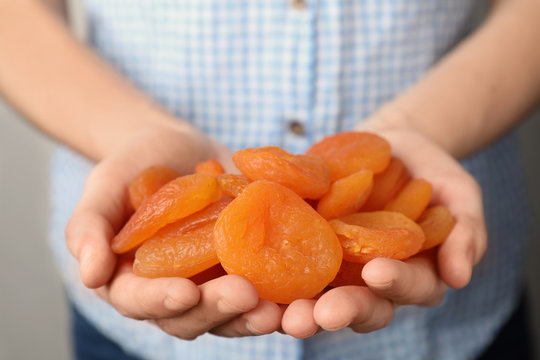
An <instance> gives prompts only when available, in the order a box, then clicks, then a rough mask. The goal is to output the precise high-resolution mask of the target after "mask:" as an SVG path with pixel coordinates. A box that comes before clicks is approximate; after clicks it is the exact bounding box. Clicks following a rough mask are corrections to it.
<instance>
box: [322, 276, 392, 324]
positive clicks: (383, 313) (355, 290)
mask: <svg viewBox="0 0 540 360" xmlns="http://www.w3.org/2000/svg"><path fill="white" fill-rule="evenodd" d="M393 316H394V304H393V303H392V302H391V301H390V300H388V299H385V298H382V297H380V296H378V295H376V294H375V293H373V292H372V291H371V290H369V289H368V288H367V287H364V286H341V287H337V288H334V289H332V290H330V291H328V292H326V293H325V294H324V295H322V296H321V297H320V299H319V300H318V301H317V303H316V304H315V308H314V309H313V317H314V319H315V322H316V323H317V324H318V325H319V326H320V327H321V328H323V329H325V330H332V331H334V330H339V329H343V328H345V327H347V326H348V327H350V328H351V329H353V330H354V331H356V332H360V333H366V332H370V331H374V330H377V329H381V328H383V327H385V326H387V325H388V324H390V322H391V321H392V318H393Z"/></svg>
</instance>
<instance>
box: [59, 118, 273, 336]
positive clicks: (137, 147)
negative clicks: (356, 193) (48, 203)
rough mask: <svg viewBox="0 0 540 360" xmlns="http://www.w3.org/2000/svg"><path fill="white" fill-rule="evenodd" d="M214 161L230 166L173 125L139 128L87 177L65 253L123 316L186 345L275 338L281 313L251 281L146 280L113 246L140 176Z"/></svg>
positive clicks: (207, 142)
mask: <svg viewBox="0 0 540 360" xmlns="http://www.w3.org/2000/svg"><path fill="white" fill-rule="evenodd" d="M209 158H216V159H217V160H219V161H220V162H221V163H222V164H223V165H224V166H225V168H227V169H229V170H230V169H231V168H232V161H231V152H230V151H229V150H228V149H227V148H226V147H224V146H222V145H220V144H218V143H216V142H215V141H213V140H211V139H209V138H208V137H206V136H204V135H202V134H201V133H199V132H197V131H195V130H193V129H187V130H186V128H185V127H181V126H178V127H176V126H175V125H172V124H171V126H161V125H160V126H155V127H149V128H145V129H141V130H140V131H136V132H133V133H132V134H130V135H129V137H127V138H126V139H122V140H121V141H120V142H119V143H118V146H117V147H116V149H115V150H114V152H113V153H111V154H109V155H108V156H106V157H105V158H104V159H103V160H101V161H100V162H99V163H98V164H97V165H96V166H95V168H94V169H93V171H92V172H91V174H90V175H89V177H88V179H87V182H86V185H85V188H84V191H83V195H82V197H81V199H80V201H79V203H78V204H77V206H76V209H75V211H74V212H73V214H72V217H71V219H70V220H69V223H68V225H67V227H66V241H67V246H68V249H69V250H70V252H71V253H72V254H73V256H74V257H75V258H76V259H77V260H78V261H79V263H80V272H81V278H82V281H83V282H84V284H85V285H86V286H87V287H89V288H93V289H96V292H97V294H98V295H99V296H100V297H101V298H102V299H104V300H105V301H107V302H108V303H109V304H111V305H112V306H113V307H115V308H116V309H117V310H118V311H119V312H120V313H121V314H123V315H124V316H126V317H130V318H134V319H141V320H142V319H144V320H149V321H151V322H152V323H154V324H156V325H157V326H159V327H160V328H162V329H163V330H164V331H165V332H167V333H169V334H171V335H174V336H177V337H179V338H182V339H193V338H195V337H197V336H198V335H201V334H203V333H206V332H212V333H215V334H217V335H222V336H246V335H257V334H265V333H270V332H273V331H275V330H276V329H277V328H278V327H279V326H280V321H281V315H282V312H281V309H280V308H279V307H278V306H277V305H276V304H273V303H271V302H267V301H262V300H259V298H258V295H257V292H256V290H255V288H254V287H253V285H252V284H251V283H249V281H247V280H245V279H243V278H241V277H238V276H223V277H220V278H217V279H214V280H212V281H209V282H207V283H205V284H202V285H200V286H197V285H195V284H194V283H193V282H192V281H190V280H188V279H184V278H158V279H147V278H142V277H139V276H136V275H135V274H134V273H133V272H132V262H133V255H132V254H131V255H130V254H125V255H121V256H118V255H116V254H115V253H113V252H112V250H111V248H110V242H111V240H112V238H113V237H114V235H115V234H116V233H117V232H118V231H119V230H120V228H121V227H122V226H123V224H124V223H125V221H126V220H127V219H128V217H129V216H130V215H131V213H132V209H131V206H130V205H129V200H128V196H127V194H128V191H127V188H128V186H129V184H130V183H131V181H132V180H133V179H134V178H135V176H136V175H137V174H138V173H139V172H140V171H142V170H143V169H145V168H146V167H148V166H150V165H166V166H169V167H171V168H174V169H176V170H177V171H178V172H179V173H181V174H186V173H190V172H192V171H193V169H194V167H195V165H196V163H197V162H199V161H202V160H207V159H209Z"/></svg>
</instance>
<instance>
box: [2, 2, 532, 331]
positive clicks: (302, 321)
mask: <svg viewBox="0 0 540 360" xmlns="http://www.w3.org/2000/svg"><path fill="white" fill-rule="evenodd" d="M539 15H540V3H538V2H537V1H533V0H513V1H508V0H506V1H497V2H495V3H494V6H493V9H492V11H491V15H490V17H489V19H488V20H487V21H486V22H485V24H484V25H483V26H481V28H480V30H479V31H477V32H476V33H475V34H473V35H472V36H470V37H469V38H468V39H466V40H465V41H464V42H463V43H462V44H461V45H460V46H458V47H457V48H456V49H455V50H453V51H452V52H451V53H449V54H448V55H447V56H445V58H444V59H442V61H440V62H439V64H437V65H436V66H435V67H434V68H433V69H432V70H431V71H430V72H429V73H428V74H426V76H425V77H424V78H422V79H421V80H420V81H419V82H418V83H417V84H415V85H414V86H412V87H411V88H410V89H409V90H407V91H406V92H405V93H404V94H402V95H400V96H398V97H397V98H396V99H394V100H392V101H391V102H389V103H388V104H385V105H384V106H383V107H382V108H381V109H380V111H378V112H377V113H375V114H373V115H372V116H371V117H370V118H369V119H367V121H365V122H362V123H360V124H359V125H358V128H357V129H358V130H369V131H374V132H377V133H379V134H381V135H382V136H384V137H385V138H387V139H388V140H389V141H390V142H391V144H392V149H393V152H394V155H395V156H398V157H400V158H401V159H402V160H403V161H404V163H405V164H406V166H407V167H408V168H409V169H410V171H411V174H412V175H413V176H415V177H423V178H426V179H429V180H430V181H431V182H432V183H433V185H434V189H435V194H434V202H436V203H439V204H442V205H445V206H447V207H448V208H449V210H450V211H451V212H452V214H454V216H455V217H456V221H457V222H456V226H455V228H454V230H453V231H452V233H451V234H450V237H449V238H448V239H447V241H446V242H445V243H444V244H443V245H442V246H441V247H440V249H438V250H437V251H435V250H433V251H431V252H428V253H426V254H421V255H419V256H416V257H414V258H411V259H409V260H407V261H404V262H400V261H394V260H388V259H375V260H373V261H371V262H370V263H368V264H367V265H366V266H365V267H364V270H363V273H362V277H363V278H364V280H365V282H366V284H367V287H359V286H345V287H340V288H336V289H333V290H330V291H328V292H326V293H325V294H323V295H322V296H320V298H318V299H317V300H297V301H295V302H293V303H292V304H290V305H289V306H279V305H277V304H274V303H271V302H268V301H262V300H259V299H258V296H257V293H256V291H255V289H254V288H253V286H252V285H251V284H250V283H249V282H248V281H247V280H245V279H243V278H241V277H238V276H224V277H221V278H218V279H215V280H212V281H209V282H207V283H205V284H203V285H200V286H196V285H195V284H194V283H192V282H191V281H189V280H187V279H181V278H166V279H144V278H139V277H137V276H135V275H134V274H133V273H132V271H131V263H132V258H130V257H129V256H127V255H123V256H120V257H119V256H116V255H115V254H113V253H112V251H111V250H110V248H109V242H110V240H111V239H112V237H113V235H114V234H115V233H116V232H117V231H118V230H119V228H120V227H121V226H122V224H123V223H124V222H125V221H126V219H127V217H128V216H129V211H128V205H127V196H126V194H127V187H128V185H129V183H130V182H131V180H132V179H133V178H134V177H135V175H136V174H137V173H138V172H140V171H141V170H142V169H144V168H145V167H147V166H149V165H154V164H162V165H168V166H171V167H173V168H175V169H176V170H177V171H179V172H181V173H189V172H191V171H192V170H193V168H194V166H195V164H196V162H198V161H200V160H205V159H208V158H217V159H218V160H220V161H221V162H222V163H223V164H224V165H225V167H226V169H227V170H232V169H233V167H232V162H231V159H230V158H231V152H230V151H229V150H228V149H226V148H225V147H224V146H223V145H221V144H219V143H218V142H216V141H214V140H212V139H209V138H208V137H207V136H206V135H204V134H202V133H200V132H198V131H197V130H195V129H193V128H192V127H191V126H189V125H188V124H187V123H186V122H183V121H181V120H180V121H178V119H175V118H174V117H173V116H172V115H171V114H169V113H168V112H167V111H165V110H164V109H163V108H161V107H160V106H159V105H158V104H156V103H154V102H153V101H152V100H150V99H149V98H148V97H147V96H146V95H145V94H143V93H142V92H140V91H139V90H138V89H136V88H134V87H133V86H132V85H130V83H129V82H127V81H126V80H125V79H123V78H122V77H121V76H120V75H119V74H118V73H116V71H115V70H114V69H112V68H111V67H110V66H109V65H107V64H106V63H105V62H103V61H102V60H101V59H100V58H98V57H97V56H96V55H95V54H94V53H93V52H92V51H91V50H89V49H88V48H86V47H85V46H83V45H81V44H79V43H77V42H76V41H75V40H74V39H73V37H72V36H70V34H69V32H68V30H67V29H66V28H65V27H64V25H63V24H62V23H61V22H60V21H58V20H57V17H56V16H54V15H53V16H51V15H50V12H49V11H48V10H47V9H46V7H44V6H43V5H42V4H40V3H39V2H37V1H32V0H18V1H10V0H0V54H2V56H0V93H1V94H2V95H3V97H4V98H5V99H7V100H8V101H9V102H10V103H11V104H12V105H13V106H14V107H15V108H16V109H18V110H19V111H20V112H21V113H22V114H23V115H25V116H26V118H28V120H29V121H31V122H32V123H33V124H34V125H35V126H36V127H38V128H40V129H41V130H42V131H43V132H44V133H46V134H48V135H49V136H51V137H52V138H54V139H56V140H58V141H60V142H63V143H65V144H67V145H68V146H71V147H72V148H73V149H75V150H77V151H79V152H80V153H82V154H84V155H86V156H87V157H89V158H91V159H93V160H95V161H96V163H97V165H96V166H95V168H94V169H93V171H92V173H91V174H90V176H89V178H88V181H87V184H86V186H85V189H84V193H83V196H82V198H81V199H80V201H79V203H78V205H77V207H76V209H75V211H74V213H73V215H72V217H71V219H70V221H69V224H68V226H67V228H66V243H67V246H68V248H69V250H70V252H71V253H72V254H73V256H74V257H75V258H76V259H77V260H78V261H79V264H80V272H81V278H82V281H83V282H84V284H85V285H86V286H87V287H89V288H92V289H95V291H96V293H97V294H98V295H99V296H100V297H101V298H102V299H104V301H107V302H108V303H110V304H111V305H112V306H114V307H115V308H116V309H117V310H118V311H119V312H120V313H121V314H123V315H124V316H127V317H131V318H135V319H144V320H148V321H150V322H152V323H154V324H155V325H156V326H159V327H160V328H161V329H163V331H165V332H167V333H169V334H171V335H173V336H177V337H179V338H182V339H193V338H196V337H197V336H198V335H200V334H203V333H206V332H211V333H214V334H217V335H221V336H230V337H236V336H248V335H260V334H266V333H271V332H274V331H276V330H280V331H282V332H284V333H287V334H290V335H292V336H294V337H297V338H305V337H308V336H310V335H312V334H314V333H316V332H318V331H322V330H338V329H341V328H345V327H350V328H352V329H353V330H354V331H357V332H370V331H373V330H376V329H380V328H382V327H384V326H386V325H388V324H389V323H390V322H391V320H392V317H393V314H394V310H395V308H396V307H397V306H399V305H402V304H416V305H420V306H432V305H435V304H437V303H438V302H439V301H440V300H441V299H442V298H443V296H444V293H445V291H446V290H447V288H448V287H453V288H462V287H464V286H466V285H467V284H468V283H469V281H470V277H471V273H472V270H473V266H474V265H475V264H476V263H477V262H478V261H479V260H480V259H481V257H482V255H483V253H484V251H485V249H486V246H487V240H486V231H485V225H484V219H483V210H482V201H481V190H480V188H479V187H478V184H477V183H476V182H475V181H474V180H473V179H472V177H471V176H470V175H469V174H468V173H467V172H466V171H465V170H464V169H463V168H462V167H461V166H460V165H459V164H458V162H457V160H456V159H459V158H461V157H463V156H465V155H467V154H470V153H472V152H474V151H477V150H478V149H480V148H482V147H483V146H485V145H487V144H489V143H490V142H492V141H494V140H495V139H497V138H498V137H499V136H500V135H502V134H504V133H505V132H506V131H508V129H510V128H511V127H513V126H514V125H516V123H517V122H518V120H519V119H521V118H522V117H523V115H524V114H526V113H527V112H528V111H529V110H530V109H532V108H533V106H534V105H535V104H536V101H537V100H538V99H539V98H540V72H538V71H537V69H538V65H539V64H540V48H538V46H536V42H537V39H538V38H539V37H540V27H538V26H537V25H536V23H537V21H536V20H537V19H538V16H539ZM29 29H31V30H29ZM35 34H39V35H40V36H39V37H37V36H35ZM21 44H24V46H21ZM494 59H496V60H497V61H494ZM73 79H77V86H73ZM50 84H54V91H51V85H50ZM104 93H106V94H107V96H106V97H105V96H102V94H104ZM516 94H519V96H516ZM463 129H467V131H463ZM149 146H150V147H152V148H153V149H156V150H155V151H153V152H151V153H149V152H147V151H145V149H147V148H148V147H149ZM456 189H459V190H456Z"/></svg>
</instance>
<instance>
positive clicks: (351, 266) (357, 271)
mask: <svg viewBox="0 0 540 360" xmlns="http://www.w3.org/2000/svg"><path fill="white" fill-rule="evenodd" d="M363 269H364V264H359V263H355V262H350V261H346V260H343V261H342V262H341V267H340V268H339V271H338V273H337V275H336V277H335V278H334V280H332V282H331V283H330V286H333V287H338V286H347V285H356V286H366V283H365V281H364V279H363V278H362V270H363Z"/></svg>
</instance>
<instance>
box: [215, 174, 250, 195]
mask: <svg viewBox="0 0 540 360" xmlns="http://www.w3.org/2000/svg"><path fill="white" fill-rule="evenodd" d="M216 179H217V181H218V183H219V187H220V189H221V191H222V192H223V193H224V194H226V195H229V196H232V197H237V196H238V195H240V193H241V192H242V191H244V189H245V188H246V186H248V185H249V183H250V182H251V180H249V178H248V177H247V176H245V175H239V174H222V175H218V176H217V177H216Z"/></svg>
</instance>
